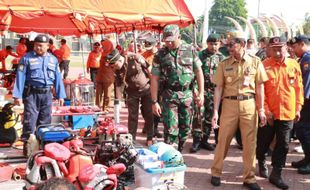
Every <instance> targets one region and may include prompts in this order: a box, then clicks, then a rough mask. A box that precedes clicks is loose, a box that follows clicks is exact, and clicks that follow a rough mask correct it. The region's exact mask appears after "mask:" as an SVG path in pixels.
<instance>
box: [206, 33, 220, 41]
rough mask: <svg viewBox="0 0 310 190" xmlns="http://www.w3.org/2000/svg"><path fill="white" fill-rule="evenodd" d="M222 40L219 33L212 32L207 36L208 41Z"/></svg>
mask: <svg viewBox="0 0 310 190" xmlns="http://www.w3.org/2000/svg"><path fill="white" fill-rule="evenodd" d="M220 40H221V36H220V35H219V34H210V35H209V36H208V38H207V43H208V42H219V41H220Z"/></svg>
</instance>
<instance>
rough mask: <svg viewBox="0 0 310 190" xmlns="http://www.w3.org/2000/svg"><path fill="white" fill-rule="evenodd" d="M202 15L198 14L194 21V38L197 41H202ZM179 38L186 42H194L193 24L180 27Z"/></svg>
mask: <svg viewBox="0 0 310 190" xmlns="http://www.w3.org/2000/svg"><path fill="white" fill-rule="evenodd" d="M203 20H204V16H200V17H199V18H198V19H197V21H196V28H197V29H196V35H197V36H196V40H197V43H199V42H201V41H202V35H203V33H202V30H203ZM180 34H181V39H182V40H184V41H185V42H186V43H188V44H192V43H194V25H190V26H188V27H186V28H181V29H180Z"/></svg>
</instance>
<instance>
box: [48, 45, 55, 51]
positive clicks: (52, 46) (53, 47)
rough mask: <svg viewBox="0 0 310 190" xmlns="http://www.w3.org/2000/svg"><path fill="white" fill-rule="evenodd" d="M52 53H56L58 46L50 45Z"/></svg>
mask: <svg viewBox="0 0 310 190" xmlns="http://www.w3.org/2000/svg"><path fill="white" fill-rule="evenodd" d="M48 49H49V50H50V51H51V52H52V53H54V51H55V50H56V46H54V45H53V44H49V48H48Z"/></svg>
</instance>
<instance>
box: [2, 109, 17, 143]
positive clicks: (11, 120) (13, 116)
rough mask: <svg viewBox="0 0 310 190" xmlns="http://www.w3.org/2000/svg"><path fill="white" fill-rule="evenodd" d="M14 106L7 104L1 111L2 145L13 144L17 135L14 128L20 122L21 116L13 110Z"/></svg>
mask: <svg viewBox="0 0 310 190" xmlns="http://www.w3.org/2000/svg"><path fill="white" fill-rule="evenodd" d="M13 106H14V104H12V103H7V104H5V105H4V106H3V108H2V109H1V110H0V143H1V144H2V143H9V144H13V143H14V142H15V141H16V138H17V134H16V130H15V128H14V126H15V125H16V124H17V122H18V118H19V115H18V114H17V113H15V112H14V111H13V110H12V108H13Z"/></svg>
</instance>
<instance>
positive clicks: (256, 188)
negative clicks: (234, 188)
mask: <svg viewBox="0 0 310 190" xmlns="http://www.w3.org/2000/svg"><path fill="white" fill-rule="evenodd" d="M243 186H245V187H246V188H248V189H250V190H261V188H260V186H259V185H258V184H257V183H246V182H243Z"/></svg>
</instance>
